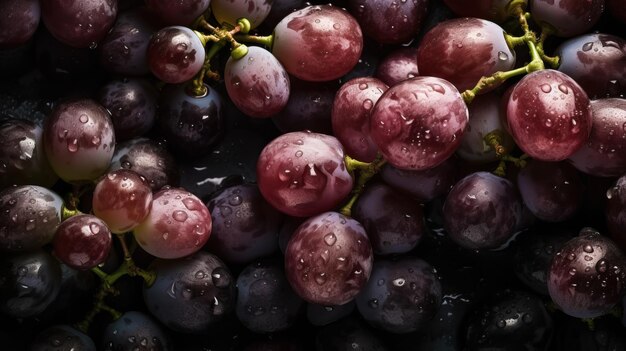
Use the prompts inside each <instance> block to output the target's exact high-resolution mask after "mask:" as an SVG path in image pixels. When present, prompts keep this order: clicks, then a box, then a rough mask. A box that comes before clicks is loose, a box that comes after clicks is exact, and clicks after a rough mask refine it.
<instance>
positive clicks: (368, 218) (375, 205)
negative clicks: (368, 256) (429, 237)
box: [352, 183, 426, 255]
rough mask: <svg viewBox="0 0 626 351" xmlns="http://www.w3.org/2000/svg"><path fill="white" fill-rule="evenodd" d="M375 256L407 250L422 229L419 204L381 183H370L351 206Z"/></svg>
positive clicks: (417, 241)
mask: <svg viewBox="0 0 626 351" xmlns="http://www.w3.org/2000/svg"><path fill="white" fill-rule="evenodd" d="M352 217H353V218H354V219H355V220H357V221H358V222H359V223H361V224H362V225H363V227H364V228H365V232H366V233H367V236H368V237H369V239H370V242H371V244H372V249H373V250H374V253H375V254H377V255H390V254H401V253H406V252H409V251H411V250H412V249H413V248H415V246H417V244H418V243H419V242H420V240H421V239H422V236H423V235H424V234H425V232H426V226H425V224H424V213H423V210H422V207H421V206H420V204H419V203H418V202H417V201H415V200H413V199H412V198H411V197H410V196H408V195H407V194H406V193H401V192H399V191H398V190H396V189H394V188H392V187H390V186H389V185H386V184H384V183H379V184H371V185H368V186H367V188H365V190H364V191H363V193H362V194H361V195H360V196H359V199H358V200H357V202H356V203H355V204H354V206H353V207H352Z"/></svg>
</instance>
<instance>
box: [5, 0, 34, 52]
mask: <svg viewBox="0 0 626 351" xmlns="http://www.w3.org/2000/svg"><path fill="white" fill-rule="evenodd" d="M0 13H2V17H0V49H7V48H15V47H18V46H20V45H23V44H25V43H26V42H27V41H28V40H30V38H32V36H33V35H34V34H35V31H36V30H37V26H38V25H39V18H40V17H41V8H40V7H39V1H38V0H4V1H0Z"/></svg>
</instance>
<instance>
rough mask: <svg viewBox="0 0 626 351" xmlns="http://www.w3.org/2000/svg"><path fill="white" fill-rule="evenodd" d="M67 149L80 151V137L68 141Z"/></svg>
mask: <svg viewBox="0 0 626 351" xmlns="http://www.w3.org/2000/svg"><path fill="white" fill-rule="evenodd" d="M67 151H69V152H76V151H78V139H72V140H71V141H68V142H67Z"/></svg>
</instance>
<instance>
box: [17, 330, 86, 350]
mask: <svg viewBox="0 0 626 351" xmlns="http://www.w3.org/2000/svg"><path fill="white" fill-rule="evenodd" d="M51 346H52V347H55V349H52V348H51ZM29 350H30V351H50V350H55V351H56V350H75V351H96V345H95V344H94V343H93V340H91V338H90V337H89V336H88V335H87V334H84V333H83V332H81V331H79V330H77V329H76V328H74V327H71V326H69V325H53V326H51V327H49V328H46V329H45V330H43V331H42V332H40V333H39V334H37V335H36V336H35V340H33V342H32V343H31V344H30V347H29Z"/></svg>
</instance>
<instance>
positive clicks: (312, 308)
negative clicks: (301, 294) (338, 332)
mask: <svg viewBox="0 0 626 351" xmlns="http://www.w3.org/2000/svg"><path fill="white" fill-rule="evenodd" d="M355 307H356V303H355V302H354V300H352V301H350V302H348V303H346V304H343V305H339V306H323V305H318V304H314V303H307V306H306V317H307V320H308V321H309V323H311V324H312V325H315V326H318V327H320V326H324V325H328V324H330V323H333V322H336V321H338V320H340V319H343V318H344V317H347V316H349V315H350V314H352V311H354V308H355Z"/></svg>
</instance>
